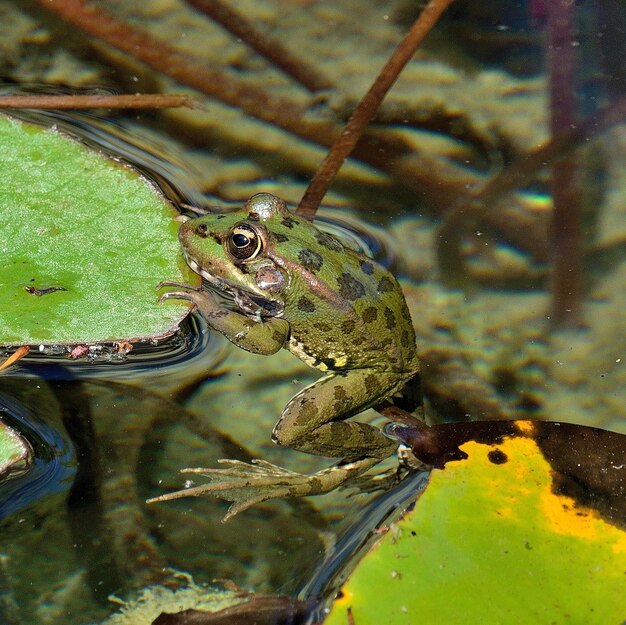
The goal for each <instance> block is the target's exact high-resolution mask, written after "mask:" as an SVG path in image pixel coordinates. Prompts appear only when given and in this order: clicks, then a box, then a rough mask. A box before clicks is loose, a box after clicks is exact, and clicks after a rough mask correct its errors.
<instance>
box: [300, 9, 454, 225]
mask: <svg viewBox="0 0 626 625" xmlns="http://www.w3.org/2000/svg"><path fill="white" fill-rule="evenodd" d="M453 1H454V0H430V2H429V3H428V4H427V5H426V7H424V9H423V10H422V12H421V13H420V15H419V17H418V18H417V19H416V20H415V22H414V23H413V26H412V27H411V29H410V30H409V32H408V33H407V34H406V36H405V37H404V39H403V40H402V41H401V42H400V44H399V45H398V47H397V48H396V49H395V51H394V53H393V54H392V55H391V57H390V58H389V60H388V61H387V63H386V65H385V66H384V67H383V69H382V70H381V71H380V73H379V74H378V76H377V77H376V80H374V82H373V84H372V86H371V87H370V88H369V91H368V92H367V93H366V94H365V96H364V97H363V99H362V100H361V101H360V102H359V104H358V106H357V107H356V109H355V110H354V113H352V116H351V117H350V120H349V121H348V123H347V124H346V127H345V128H344V130H343V132H342V133H341V136H340V137H339V138H338V139H337V141H335V143H334V144H333V146H332V148H331V150H330V152H329V153H328V154H327V156H326V158H325V159H324V161H323V162H322V164H321V165H320V166H319V168H318V169H317V171H316V172H315V175H314V176H313V179H312V180H311V182H310V183H309V186H308V188H307V190H306V191H305V193H304V196H303V197H302V199H301V200H300V204H299V205H298V208H297V210H296V213H297V214H299V215H301V216H302V217H305V218H307V219H312V218H313V216H314V215H315V213H316V211H317V208H318V206H319V205H320V202H321V201H322V198H323V197H324V195H326V192H327V191H328V188H329V187H330V185H331V184H332V182H333V180H334V179H335V177H336V176H337V172H338V171H339V169H340V167H341V166H342V165H343V162H344V161H345V160H346V158H347V157H348V156H349V155H350V153H351V152H352V150H354V148H355V146H356V143H357V141H358V140H359V138H360V137H361V136H362V135H363V132H364V131H365V128H366V126H367V125H368V124H369V122H370V121H371V120H372V118H373V117H374V116H375V115H376V112H377V111H378V109H379V108H380V104H381V102H382V101H383V98H384V97H385V96H386V95H387V93H388V91H389V89H391V86H392V85H393V83H394V82H395V81H396V79H397V78H398V76H399V74H400V72H401V71H402V70H403V69H404V67H405V66H406V64H407V63H408V62H409V60H410V59H411V57H412V56H413V54H414V53H415V50H416V49H417V47H418V46H419V45H420V43H422V41H423V40H424V38H425V37H426V35H427V34H428V33H429V32H430V31H431V30H432V28H433V26H434V25H435V24H436V23H437V20H438V19H439V17H440V15H441V14H442V13H443V12H444V11H445V9H446V8H447V7H448V5H450V4H451V3H452V2H453Z"/></svg>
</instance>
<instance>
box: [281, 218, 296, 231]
mask: <svg viewBox="0 0 626 625" xmlns="http://www.w3.org/2000/svg"><path fill="white" fill-rule="evenodd" d="M281 223H282V224H283V226H285V228H289V229H290V230H291V228H293V227H294V226H297V225H298V222H297V221H296V220H295V219H294V218H293V217H285V218H284V219H283V220H282V222H281Z"/></svg>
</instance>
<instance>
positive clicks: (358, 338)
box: [150, 193, 419, 520]
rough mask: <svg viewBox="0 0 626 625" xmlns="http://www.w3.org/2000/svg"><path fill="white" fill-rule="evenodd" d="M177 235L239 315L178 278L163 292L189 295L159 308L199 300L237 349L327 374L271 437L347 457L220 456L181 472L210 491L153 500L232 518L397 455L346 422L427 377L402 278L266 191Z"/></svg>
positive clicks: (326, 486)
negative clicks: (273, 459)
mask: <svg viewBox="0 0 626 625" xmlns="http://www.w3.org/2000/svg"><path fill="white" fill-rule="evenodd" d="M179 239H180V242H181V244H182V248H183V251H184V254H185V258H186V260H187V263H188V264H189V266H190V267H191V268H192V269H193V270H194V271H195V272H197V273H199V274H200V275H201V276H202V277H203V278H204V279H205V280H206V281H207V282H208V283H209V285H211V286H212V287H213V288H215V289H216V290H218V291H221V292H225V293H227V294H229V295H230V296H231V297H232V299H233V300H234V302H235V304H236V310H234V311H233V310H229V309H227V308H225V307H224V306H223V305H221V304H219V303H218V302H217V301H216V299H215V298H214V296H213V295H212V294H211V293H210V292H208V291H206V290H199V289H195V288H193V287H190V286H188V285H183V284H177V283H171V282H168V283H163V284H162V285H160V286H174V287H182V288H183V290H176V291H170V292H167V293H165V294H164V295H163V296H162V297H161V300H165V299H168V298H178V299H185V300H190V301H191V302H193V303H194V304H195V305H196V306H197V308H198V310H199V311H200V313H201V314H202V315H203V316H204V317H205V319H206V320H207V322H208V324H209V325H210V326H211V327H212V328H213V329H215V330H217V331H218V332H221V333H222V334H223V335H224V336H225V337H226V338H227V339H228V340H229V341H231V342H232V343H234V344H235V345H237V347H241V348H242V349H245V350H247V351H250V352H253V353H255V354H264V355H270V354H274V353H276V352H277V351H278V350H279V349H281V348H286V349H288V350H289V351H290V352H291V353H292V354H294V355H296V356H297V357H298V358H300V359H301V360H303V361H304V362H305V363H306V364H307V365H309V366H311V367H315V368H317V369H319V370H321V371H323V372H324V373H325V374H326V375H324V376H323V377H322V378H321V379H320V380H318V381H317V382H315V383H313V384H311V385H310V386H308V387H306V388H305V389H303V390H302V391H300V392H299V393H297V394H296V395H295V396H294V397H293V398H292V399H291V400H290V401H289V402H288V403H287V405H286V406H285V409H284V410H283V412H282V414H281V416H280V418H279V420H278V422H277V423H276V426H275V427H274V431H273V434H272V438H273V440H274V442H276V443H278V444H279V445H282V446H285V447H290V448H292V449H297V450H299V451H303V452H306V453H309V454H315V455H319V456H327V457H331V458H341V459H342V460H341V461H340V462H339V463H338V464H336V465H334V466H332V467H329V468H327V469H324V470H322V471H319V472H317V473H314V474H312V475H304V474H300V473H295V472H292V471H288V470H286V469H282V468H280V467H278V466H276V465H273V464H270V463H268V462H265V461H262V460H256V461H253V463H252V464H248V463H244V462H241V461H237V460H222V461H220V462H222V463H225V465H226V466H225V467H224V468H216V469H185V470H184V471H185V472H195V473H201V474H203V475H204V476H205V477H207V478H208V480H209V482H208V483H206V484H203V485H201V486H196V487H192V488H188V489H185V490H181V491H176V492H173V493H169V494H167V495H163V496H161V497H156V498H155V499H153V500H150V501H164V500H168V499H174V498H178V497H186V496H197V495H202V494H205V493H211V494H213V495H215V496H217V497H220V498H222V499H226V500H228V501H231V502H233V505H232V506H231V508H230V509H229V512H228V514H227V516H226V517H225V519H224V520H226V519H228V518H229V517H231V516H233V515H234V514H237V513H238V512H240V511H241V510H244V509H246V508H248V507H249V506H251V505H253V504H255V503H258V502H260V501H264V500H266V499H270V498H274V497H295V496H305V495H317V494H321V493H327V492H329V491H331V490H333V489H334V488H336V487H338V486H339V485H341V484H344V483H345V482H346V481H347V480H349V479H351V478H353V477H355V476H357V475H359V474H361V473H363V472H364V471H366V470H368V469H369V468H370V467H372V466H373V465H375V464H376V463H378V462H380V461H381V460H383V459H385V458H387V457H388V456H390V455H392V454H393V453H394V452H395V451H396V450H397V448H398V442H397V441H396V440H392V439H391V438H388V437H387V436H386V435H385V434H384V433H383V432H382V431H381V430H380V429H379V428H377V427H374V426H372V425H368V424H365V423H360V422H358V421H346V419H349V418H350V417H352V416H354V415H356V414H358V413H360V412H362V411H364V410H365V409H367V408H369V407H372V406H377V405H381V404H382V403H383V402H384V401H385V400H387V399H388V398H390V397H391V396H392V395H394V394H396V393H398V392H400V391H401V390H402V389H403V387H405V385H406V384H407V383H408V382H410V381H411V380H412V379H413V378H415V376H416V374H417V373H418V371H419V363H418V359H417V350H416V344H415V332H414V329H413V324H412V322H411V316H410V314H409V310H408V308H407V305H406V301H405V299H404V295H403V293H402V291H401V289H400V286H399V285H398V283H397V281H396V279H395V278H394V277H393V275H391V274H390V273H389V272H388V271H387V270H386V269H384V268H383V267H381V266H380V265H378V264H377V263H375V262H374V261H372V260H371V259H369V258H367V257H366V256H364V255H363V254H360V253H358V252H356V251H354V250H352V249H350V248H348V247H346V246H345V245H344V244H342V243H341V242H340V241H339V240H338V239H337V238H335V237H333V236H332V235H330V234H328V233H326V232H323V231H321V230H319V229H318V228H316V227H315V226H314V225H313V224H312V223H311V222H309V221H307V220H305V219H303V218H300V217H298V216H297V215H295V214H292V213H291V212H290V211H289V210H288V209H287V206H286V205H285V203H284V202H283V201H282V200H280V199H279V198H277V197H275V196H273V195H270V194H268V193H259V194H257V195H255V196H253V197H252V198H251V199H250V200H249V201H248V202H247V203H246V205H245V206H244V208H243V209H242V210H239V211H236V212H232V213H228V214H208V215H204V216H202V217H198V218H194V219H189V220H187V221H185V222H184V223H182V225H181V227H180V231H179Z"/></svg>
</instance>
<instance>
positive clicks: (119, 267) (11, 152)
mask: <svg viewBox="0 0 626 625" xmlns="http://www.w3.org/2000/svg"><path fill="white" fill-rule="evenodd" d="M0 150H1V154H2V156H1V157H0V186H1V189H2V192H1V193H0V261H1V262H0V345H5V346H8V345H40V344H43V345H51V344H93V343H99V342H105V343H110V342H116V341H133V340H146V339H152V338H160V337H163V336H167V335H169V334H171V333H172V332H173V331H174V330H175V329H176V327H177V326H178V324H179V322H180V321H181V319H182V318H184V317H185V315H186V314H187V313H188V310H189V307H188V305H187V304H186V303H184V302H182V301H172V302H168V303H167V305H159V304H158V303H157V291H156V286H157V284H158V283H159V282H161V281H163V280H173V281H179V282H187V283H191V284H198V280H199V279H198V277H197V276H194V274H193V273H192V272H191V270H190V269H189V268H188V267H187V265H186V263H185V262H184V259H183V257H182V254H181V251H180V246H179V243H178V239H177V231H178V223H177V222H176V221H174V217H175V216H176V215H177V213H176V211H175V210H174V208H173V207H172V206H171V205H170V203H169V202H168V201H167V200H166V198H165V197H164V196H163V195H162V194H161V193H160V191H159V190H158V189H157V188H156V187H155V186H154V185H153V184H152V183H150V182H149V181H148V180H147V179H146V178H145V177H144V176H142V175H141V174H140V173H139V172H138V171H137V170H135V169H133V168H132V167H130V166H128V165H125V164H123V163H122V162H118V161H116V160H114V159H112V158H110V157H108V156H106V155H104V154H102V153H100V152H98V151H96V150H94V149H93V148H90V147H88V146H86V145H84V144H81V143H79V142H78V141H77V140H74V139H72V138H70V137H68V136H66V135H64V134H62V133H61V132H58V131H57V130H55V129H54V128H43V127H39V126H36V125H33V124H28V123H25V122H22V121H19V120H16V119H12V118H10V117H6V116H0Z"/></svg>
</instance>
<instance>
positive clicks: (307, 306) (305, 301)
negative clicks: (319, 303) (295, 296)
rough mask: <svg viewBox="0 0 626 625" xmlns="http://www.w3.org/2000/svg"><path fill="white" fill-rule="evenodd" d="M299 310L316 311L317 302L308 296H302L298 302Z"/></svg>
mask: <svg viewBox="0 0 626 625" xmlns="http://www.w3.org/2000/svg"><path fill="white" fill-rule="evenodd" d="M297 306H298V310H301V311H302V312H305V313H312V312H315V304H314V303H313V302H312V301H311V300H310V299H309V298H308V297H301V298H300V299H299V300H298V303H297Z"/></svg>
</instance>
